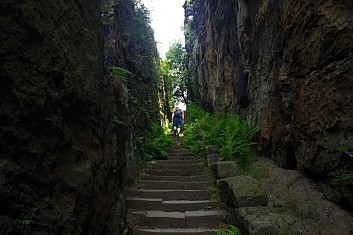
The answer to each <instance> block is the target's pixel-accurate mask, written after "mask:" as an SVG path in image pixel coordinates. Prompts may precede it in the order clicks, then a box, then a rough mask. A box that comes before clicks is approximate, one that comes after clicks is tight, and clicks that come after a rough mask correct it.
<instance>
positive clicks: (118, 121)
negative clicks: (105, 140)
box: [112, 115, 126, 126]
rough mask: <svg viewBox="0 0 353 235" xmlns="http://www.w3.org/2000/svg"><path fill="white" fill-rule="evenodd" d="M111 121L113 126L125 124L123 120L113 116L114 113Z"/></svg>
mask: <svg viewBox="0 0 353 235" xmlns="http://www.w3.org/2000/svg"><path fill="white" fill-rule="evenodd" d="M112 123H113V125H115V126H119V125H126V123H125V122H123V121H120V120H119V118H118V117H117V116H115V115H114V116H113V118H112Z"/></svg>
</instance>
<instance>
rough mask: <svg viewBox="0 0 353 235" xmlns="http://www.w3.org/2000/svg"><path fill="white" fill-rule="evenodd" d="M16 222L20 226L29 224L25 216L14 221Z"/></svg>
mask: <svg viewBox="0 0 353 235" xmlns="http://www.w3.org/2000/svg"><path fill="white" fill-rule="evenodd" d="M16 222H17V224H20V225H29V224H30V223H31V221H30V220H29V218H28V217H27V216H22V218H20V219H16Z"/></svg>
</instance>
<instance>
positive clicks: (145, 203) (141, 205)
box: [126, 197, 217, 212]
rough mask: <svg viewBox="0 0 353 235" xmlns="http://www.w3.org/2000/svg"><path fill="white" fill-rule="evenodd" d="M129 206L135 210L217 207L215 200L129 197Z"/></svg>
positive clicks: (170, 210)
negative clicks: (168, 199)
mask: <svg viewBox="0 0 353 235" xmlns="http://www.w3.org/2000/svg"><path fill="white" fill-rule="evenodd" d="M126 202H127V206H128V208H129V209H131V210H134V211H153V210H154V211H167V212H172V211H179V212H185V211H196V210H211V209H215V208H217V201H215V200H196V201H189V200H171V201H163V200H162V199H160V198H138V197H127V198H126Z"/></svg>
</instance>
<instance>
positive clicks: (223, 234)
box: [216, 225, 241, 235]
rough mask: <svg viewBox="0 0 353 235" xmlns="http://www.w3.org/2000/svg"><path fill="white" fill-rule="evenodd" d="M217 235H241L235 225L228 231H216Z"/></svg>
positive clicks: (230, 226)
mask: <svg viewBox="0 0 353 235" xmlns="http://www.w3.org/2000/svg"><path fill="white" fill-rule="evenodd" d="M216 233H217V235H241V233H240V230H239V228H237V227H235V226H234V225H229V229H227V230H226V231H224V230H221V229H218V230H216Z"/></svg>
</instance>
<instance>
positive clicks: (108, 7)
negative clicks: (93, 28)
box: [101, 3, 113, 14]
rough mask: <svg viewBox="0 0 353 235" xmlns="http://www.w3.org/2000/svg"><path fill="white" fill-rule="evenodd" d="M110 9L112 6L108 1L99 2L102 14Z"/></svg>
mask: <svg viewBox="0 0 353 235" xmlns="http://www.w3.org/2000/svg"><path fill="white" fill-rule="evenodd" d="M112 9H113V7H112V5H111V4H109V3H103V4H101V12H102V14H108V13H109V12H110V11H111V10H112Z"/></svg>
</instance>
